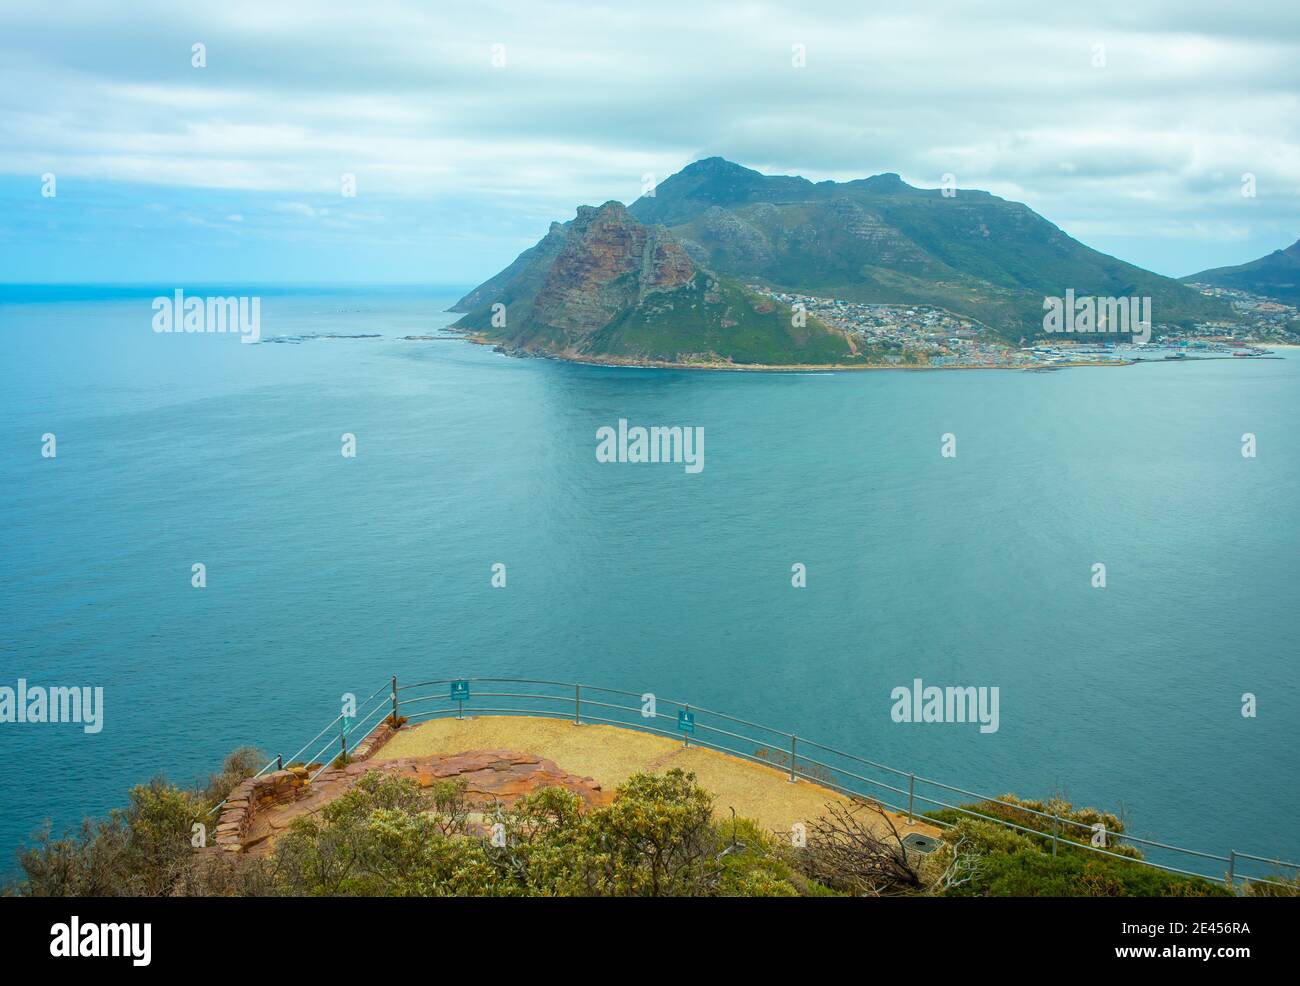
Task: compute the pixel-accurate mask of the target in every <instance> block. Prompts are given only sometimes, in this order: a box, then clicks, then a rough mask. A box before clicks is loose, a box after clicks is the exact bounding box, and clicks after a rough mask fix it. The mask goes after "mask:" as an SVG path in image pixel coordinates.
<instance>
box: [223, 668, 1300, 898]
mask: <svg viewBox="0 0 1300 986" xmlns="http://www.w3.org/2000/svg"><path fill="white" fill-rule="evenodd" d="M461 681H464V682H469V683H470V684H473V683H475V682H479V683H485V684H487V683H491V684H496V685H542V686H552V687H555V688H562V689H564V690H565V693H564V694H549V695H548V694H545V693H539V692H534V691H526V692H512V691H481V692H477V693H475V697H477V698H479V699H486V698H492V699H495V698H504V699H513V700H521V701H529V702H543V703H545V702H560V703H562V704H563V706H564V708H562V709H561V710H559V711H556V710H553V709H539V708H520V707H484V706H475V707H474V709H473V711H474V712H475V713H476V714H480V715H481V714H490V715H537V716H544V717H547V718H554V719H567V720H573V721H577V722H579V723H586V722H590V723H607V724H609V725H615V726H620V727H623V728H631V729H637V730H641V731H644V732H650V733H655V734H657V735H660V736H667V737H672V738H677V737H684V739H685V742H687V743H693V744H695V745H697V746H701V747H705V748H708V749H713V750H718V751H721V752H724V753H728V754H731V755H733V756H737V757H740V758H742V759H745V760H748V761H751V762H753V763H756V764H759V765H762V766H766V767H770V768H777V769H781V770H788V771H789V773H790V778H791V780H794V779H795V778H799V779H802V780H806V781H809V782H811V783H814V784H818V785H821V786H823V787H826V788H827V789H829V790H832V791H835V792H837V793H840V794H844V795H847V796H850V797H863V796H866V795H864V793H863V792H862V791H858V790H854V789H852V788H850V787H847V786H845V785H843V784H840V783H837V782H836V780H835V779H834V778H828V777H825V776H817V775H815V774H812V773H809V772H808V770H807V769H806V768H807V767H809V766H811V767H814V768H820V769H821V770H822V771H828V772H831V773H832V774H835V775H840V776H843V777H845V778H851V779H852V780H854V781H857V782H859V783H860V784H866V785H872V786H874V787H876V788H880V789H883V790H885V791H889V792H891V793H893V794H895V795H898V796H901V797H905V798H906V800H907V806H906V808H904V807H901V806H899V805H895V804H890V803H888V802H886V801H884V800H882V799H879V798H876V799H875V800H877V801H879V802H880V803H881V804H882V805H883V806H884V807H886V808H890V809H893V810H894V811H897V812H899V813H905V814H906V815H907V816H908V818H909V819H911V818H912V817H913V816H914V813H915V802H917V801H920V802H922V803H924V804H927V805H934V806H937V807H939V808H943V809H948V810H950V811H956V812H958V813H960V814H962V815H964V816H970V817H973V818H978V819H982V820H984V821H988V822H991V823H993V824H996V825H1000V826H1003V827H1006V828H1010V829H1014V830H1016V831H1019V832H1023V833H1025V834H1027V835H1031V836H1033V837H1035V838H1038V839H1050V840H1052V843H1053V851H1054V852H1055V847H1056V846H1057V845H1058V844H1059V843H1060V842H1061V841H1065V842H1066V843H1067V844H1068V845H1069V846H1070V847H1072V848H1075V849H1083V850H1087V851H1089V852H1094V853H1098V854H1100V855H1105V856H1110V857H1112V858H1115V859H1121V860H1126V861H1128V862H1132V863H1140V864H1142V865H1146V866H1150V867H1153V868H1155V869H1160V870H1164V871H1166V872H1170V873H1177V874H1181V875H1185V876H1194V877H1199V878H1202V879H1215V877H1212V876H1209V875H1207V874H1205V873H1197V872H1194V871H1191V870H1184V869H1180V868H1178V867H1174V866H1169V865H1166V864H1164V863H1159V862H1156V861H1154V860H1149V859H1136V858H1134V857H1132V856H1126V855H1123V854H1121V853H1116V852H1111V851H1110V850H1108V849H1106V848H1103V847H1100V846H1094V845H1092V844H1091V843H1090V842H1087V841H1076V840H1075V839H1071V838H1069V837H1067V836H1064V835H1061V834H1060V832H1059V830H1060V826H1061V825H1063V824H1064V825H1070V826H1074V827H1076V828H1082V829H1085V830H1091V829H1092V826H1091V825H1088V824H1087V823H1085V822H1078V821H1075V820H1074V819H1070V818H1062V817H1061V816H1059V815H1054V814H1052V813H1051V812H1046V811H1039V810H1037V809H1034V808H1029V807H1026V806H1025V805H1022V804H1016V803H1014V802H1008V801H1003V800H1001V799H1000V798H994V797H988V796H986V795H982V794H979V793H978V792H975V791H969V790H966V789H965V788H959V787H954V786H952V785H949V784H944V783H941V782H939V781H935V780H932V779H930V778H927V777H922V776H920V775H917V774H915V773H909V772H907V771H903V770H899V769H898V768H896V767H890V766H888V765H887V764H882V763H877V762H875V761H873V760H868V759H866V758H864V757H860V756H858V755H856V754H852V753H847V752H845V751H843V750H838V749H835V748H834V747H830V746H826V745H825V744H822V743H817V742H815V741H814V740H810V739H807V738H806V737H803V736H798V735H797V734H795V733H791V732H787V731H785V730H781V729H776V728H775V727H772V726H765V725H763V724H761V723H756V722H751V721H750V720H747V719H741V718H738V717H736V716H731V715H728V714H726V713H724V712H717V711H715V710H713V709H708V708H705V707H703V706H699V705H695V704H694V703H687V702H678V701H674V700H671V699H664V698H661V697H660V696H658V694H656V695H655V702H656V706H658V705H664V706H668V707H673V706H676V707H677V708H678V709H689V710H690V711H691V712H693V713H695V714H696V715H699V716H704V717H706V718H707V717H713V718H717V719H721V720H725V721H726V722H728V723H734V724H736V725H738V726H742V727H748V728H750V729H754V730H762V731H764V732H766V733H768V734H771V735H773V736H777V737H781V738H782V739H784V740H788V741H790V749H789V750H781V751H776V752H780V753H781V754H782V756H788V757H789V758H790V761H789V763H788V764H780V763H776V762H774V761H773V760H772V759H770V758H768V757H765V756H760V755H758V754H757V753H753V752H745V751H744V750H737V749H734V748H732V747H729V746H725V745H723V744H721V743H718V742H717V741H715V740H711V739H709V738H707V737H701V736H700V735H699V734H698V733H696V734H692V733H686V734H683V733H680V732H677V731H673V730H668V729H663V728H659V727H658V726H657V725H651V724H650V723H653V722H655V721H657V720H659V719H667V720H669V721H673V720H674V719H675V717H674V716H672V715H669V714H666V713H663V712H659V711H658V709H657V708H656V711H655V712H654V713H652V714H651V715H649V716H647V715H645V714H644V713H643V712H642V709H641V707H640V706H639V705H637V706H627V705H619V704H617V703H610V702H603V701H599V700H597V699H594V698H584V697H582V692H583V691H584V690H586V691H589V692H598V693H603V694H605V695H621V696H627V697H629V698H633V699H637V700H640V699H641V698H642V693H638V692H633V691H628V690H626V689H620V688H606V687H604V686H600V685H587V684H582V683H580V682H567V681H556V680H553V679H547V678H498V677H489V676H478V677H462V678H434V679H429V680H427V681H418V682H413V683H410V684H398V683H397V679H396V678H395V677H394V678H392V679H391V680H390V681H389V682H386V683H385V684H384V685H382V686H381V687H380V688H378V689H376V690H375V691H374V692H372V693H371V694H370V695H369V696H368V697H367V698H366V699H364V700H363V701H362V702H361V707H364V706H365V705H367V704H368V703H369V702H370V701H371V700H372V699H374V698H375V697H376V696H378V695H380V694H381V693H384V692H387V693H388V694H387V695H385V697H384V702H381V703H380V704H379V705H377V706H376V707H375V708H374V709H372V710H371V711H370V712H369V714H368V715H367V716H366V717H365V718H364V719H361V720H359V721H358V722H357V723H356V725H355V726H353V727H352V728H353V729H356V728H357V727H359V726H361V725H364V724H365V723H367V722H369V721H370V720H371V719H372V718H373V717H374V716H375V714H376V713H377V712H379V711H381V710H384V709H387V708H388V702H389V701H391V702H392V713H393V714H394V715H396V714H399V709H400V707H401V706H403V705H405V706H411V705H415V704H417V703H423V702H436V701H442V702H456V701H457V700H456V699H453V698H452V697H451V695H450V693H449V692H443V693H436V692H433V693H429V694H425V695H418V696H414V697H410V698H403V697H402V695H403V693H404V692H409V691H410V690H412V689H417V688H426V687H430V686H435V685H451V684H453V683H455V682H461ZM584 705H585V706H586V707H588V708H591V709H609V710H617V711H619V712H626V713H631V714H633V715H634V716H635V717H636V718H633V719H632V720H631V721H628V720H624V719H612V718H609V717H607V716H597V715H591V714H584V713H583V712H582V707H583V706H584ZM463 711H464V710H463V708H461V707H460V706H459V705H458V706H457V707H449V708H439V709H431V710H427V711H419V712H414V713H412V714H411V715H408V716H404V717H403V718H405V719H406V720H407V721H410V722H415V721H417V720H419V721H427V720H429V719H434V718H440V717H448V716H453V715H456V716H460V715H463ZM343 718H344V717H343V716H342V715H338V716H336V717H335V718H334V719H332V720H331V721H330V722H329V723H328V724H327V725H326V726H325V728H324V729H322V730H321V731H320V732H319V733H317V734H316V735H315V736H314V737H312V739H310V740H308V741H307V743H306V744H304V745H303V747H302V748H301V749H299V750H298V752H297V753H295V754H294V755H293V757H290V758H289V762H293V761H294V760H296V759H297V758H298V757H299V756H301V754H302V753H303V751H305V750H306V749H307V748H308V747H309V746H311V745H312V744H313V743H315V742H316V741H317V740H319V739H320V738H321V737H322V736H324V735H325V734H326V733H327V732H329V731H330V729H331V728H333V727H334V726H335V725H337V724H338V723H339V722H340V720H342V719H343ZM638 720H639V721H638ZM384 721H387V720H386V719H379V720H377V721H376V722H375V723H374V724H373V725H371V726H370V728H369V729H367V730H366V731H365V733H363V734H362V735H361V736H360V737H359V738H358V739H355V740H352V743H351V744H349V745H352V746H353V747H355V744H359V743H361V742H364V740H365V739H366V738H368V737H369V736H370V735H371V733H373V732H374V731H375V730H376V729H377V728H378V727H379V726H380V725H381V724H382V723H383V722H384ZM695 729H697V730H705V731H708V732H709V733H713V734H717V735H720V736H724V737H728V738H730V739H735V740H739V741H741V743H742V744H743V743H753V744H756V745H758V748H759V750H764V749H772V743H771V741H770V740H764V739H761V738H758V737H754V736H747V735H744V734H743V733H738V732H733V731H731V730H729V729H723V728H720V727H718V726H715V725H711V724H710V723H708V722H707V721H706V722H698V721H697V722H696V723H695ZM344 739H350V737H346V736H345V734H344V733H343V732H342V731H341V732H340V733H339V735H338V736H336V737H331V738H330V740H329V741H328V742H327V743H326V745H325V746H324V747H323V748H322V749H321V751H319V753H318V754H317V755H316V756H317V757H323V756H325V753H326V752H327V751H328V750H329V748H330V747H332V746H333V745H334V743H335V742H341V741H342V740H344ZM796 744H797V745H798V748H799V749H800V750H802V749H805V748H809V747H811V748H813V749H816V750H821V751H823V752H825V753H829V754H833V755H835V756H838V757H843V758H845V759H846V760H850V761H853V762H854V763H859V764H863V765H865V766H867V767H870V768H872V769H875V770H881V771H884V772H886V773H889V774H893V775H895V776H897V777H902V778H906V779H907V781H908V789H907V790H903V789H901V788H898V787H895V786H893V785H891V784H887V783H885V782H884V781H881V780H878V779H875V778H871V777H866V776H863V775H862V774H859V773H856V772H854V771H852V770H848V769H846V768H844V767H840V766H835V765H833V764H829V763H825V762H824V761H821V760H817V759H813V758H812V757H809V756H807V755H806V754H805V753H802V752H799V753H796V752H795V748H796ZM333 759H334V758H330V757H327V758H326V759H324V761H323V762H322V761H318V760H317V759H316V757H313V758H311V759H309V760H308V761H307V763H308V764H309V765H310V764H312V763H319V764H320V766H319V767H318V769H317V770H316V771H315V773H313V774H312V775H311V779H312V780H315V779H316V778H317V777H319V776H320V774H321V773H323V772H324V771H325V770H326V769H328V767H329V766H330V764H331V763H332V762H333ZM277 762H278V763H283V762H284V761H283V760H282V759H281V758H278V757H277V758H276V759H275V760H272V761H270V763H268V764H267V765H266V766H265V767H263V768H262V769H261V770H259V771H258V772H257V773H256V774H254V775H253V776H254V777H258V776H261V775H262V774H263V773H264V772H265V771H266V770H267V769H269V767H270V766H271V764H273V763H277ZM800 764H802V765H803V769H801V767H800ZM917 784H922V785H928V786H931V787H934V788H938V789H939V790H941V791H950V792H952V793H954V794H959V795H962V796H965V797H969V798H974V799H976V802H977V805H976V807H978V805H982V804H988V805H1001V806H1003V807H1006V808H1011V809H1014V810H1015V811H1018V812H1024V813H1026V814H1029V815H1033V816H1036V817H1039V818H1042V819H1044V820H1045V821H1051V822H1052V831H1050V832H1049V831H1044V830H1043V829H1034V828H1029V827H1027V826H1023V825H1019V824H1017V823H1015V822H1012V821H1010V820H1009V819H1005V818H999V817H997V816H994V815H986V814H984V813H982V812H979V811H975V810H972V808H967V807H963V806H961V805H954V804H949V803H947V802H946V801H944V800H941V799H939V798H935V797H930V796H927V795H926V794H925V793H923V792H917V791H916V790H915V787H916V785H917ZM222 804H224V801H223V802H222ZM216 807H217V808H219V807H221V805H217V806H216ZM213 810H214V811H215V810H216V809H215V808H214V809H213ZM925 820H926V821H927V822H929V823H933V824H936V825H939V826H942V827H948V826H950V825H952V824H954V823H952V822H948V821H943V820H940V819H937V818H931V817H926V819H925ZM1106 834H1107V835H1108V836H1109V837H1110V838H1111V839H1113V840H1115V842H1114V844H1120V843H1128V842H1132V843H1137V844H1140V845H1143V846H1150V847H1152V848H1156V849H1160V850H1163V851H1166V852H1170V853H1181V854H1185V855H1187V856H1194V857H1197V858H1200V859H1206V860H1211V861H1214V862H1222V863H1227V864H1228V874H1227V882H1228V883H1229V884H1230V885H1231V886H1232V887H1233V889H1234V890H1235V889H1236V888H1237V884H1236V880H1237V877H1236V875H1235V873H1234V865H1235V860H1237V859H1244V860H1252V861H1255V862H1260V863H1266V864H1270V865H1272V866H1277V867H1284V868H1289V869H1294V870H1298V871H1300V863H1292V862H1289V861H1286V860H1282V859H1276V858H1273V857H1265V856H1256V855H1252V854H1250V853H1243V852H1236V851H1235V850H1234V851H1233V852H1232V853H1231V854H1230V855H1229V856H1219V855H1215V854H1213V853H1206V852H1201V851H1199V850H1195V849H1187V848H1184V847H1182V846H1174V845H1169V844H1167V843H1162V842H1156V841H1153V840H1150V839H1143V838H1141V837H1139V836H1135V835H1130V834H1129V833H1127V832H1109V831H1108V832H1107V833H1106ZM1241 879H1242V880H1243V881H1246V882H1250V883H1257V884H1264V885H1268V886H1275V887H1282V888H1286V889H1294V886H1293V885H1290V884H1282V883H1277V882H1276V881H1272V880H1266V879H1252V878H1250V877H1241Z"/></svg>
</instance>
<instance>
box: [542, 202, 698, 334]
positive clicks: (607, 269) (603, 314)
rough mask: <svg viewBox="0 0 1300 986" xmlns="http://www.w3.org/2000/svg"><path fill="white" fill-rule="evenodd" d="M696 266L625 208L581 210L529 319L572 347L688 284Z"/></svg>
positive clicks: (670, 241) (662, 233)
mask: <svg viewBox="0 0 1300 986" xmlns="http://www.w3.org/2000/svg"><path fill="white" fill-rule="evenodd" d="M696 273H697V270H696V267H695V264H693V263H692V262H691V260H690V258H689V257H688V256H687V255H686V251H685V250H684V249H682V246H681V244H679V243H677V241H675V240H674V239H673V238H672V237H671V236H670V235H669V234H668V232H667V230H665V229H663V227H661V226H643V225H642V224H641V223H639V222H637V221H636V220H635V219H633V218H632V217H631V216H630V215H628V212H627V209H625V208H624V207H623V205H622V203H620V202H606V203H605V204H604V205H602V206H601V207H600V208H599V209H596V208H592V207H591V206H582V207H581V208H579V209H578V216H577V218H576V219H574V220H573V223H572V224H571V226H570V227H569V231H568V234H567V237H566V240H565V243H564V246H563V248H562V249H561V250H560V251H559V253H558V254H557V255H556V257H555V261H554V263H552V264H551V267H550V270H549V271H548V273H547V276H546V279H545V281H544V282H543V284H542V288H541V290H540V291H538V293H537V297H536V300H535V302H534V305H533V309H532V312H531V313H530V318H532V319H533V320H535V321H538V322H541V323H544V324H545V325H548V326H551V327H552V328H555V329H558V330H560V331H561V332H563V333H565V335H566V336H568V341H569V343H570V344H572V345H577V344H579V343H580V342H581V339H582V338H583V337H586V336H589V335H590V334H591V333H593V332H596V331H597V330H599V329H602V328H604V327H605V326H606V325H608V324H609V323H610V322H611V321H613V319H614V318H615V317H616V316H617V315H619V314H620V313H621V312H623V311H625V310H626V309H627V308H629V307H632V306H634V305H636V304H638V303H640V302H643V301H645V299H646V298H648V297H649V296H650V295H652V294H654V293H656V292H661V291H671V290H673V289H675V288H679V287H681V286H683V285H685V284H687V283H688V282H689V281H690V280H691V279H692V278H693V277H694V276H695V275H696Z"/></svg>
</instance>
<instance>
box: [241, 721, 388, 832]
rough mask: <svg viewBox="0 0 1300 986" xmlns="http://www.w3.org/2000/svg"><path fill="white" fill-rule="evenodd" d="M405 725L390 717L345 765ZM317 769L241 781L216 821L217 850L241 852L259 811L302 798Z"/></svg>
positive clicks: (371, 752)
mask: <svg viewBox="0 0 1300 986" xmlns="http://www.w3.org/2000/svg"><path fill="white" fill-rule="evenodd" d="M405 722H406V720H405V719H399V720H398V722H397V725H396V728H394V724H393V717H392V716H389V717H388V718H387V719H385V720H384V721H383V722H381V723H380V724H379V725H378V726H377V727H375V730H374V731H373V732H372V733H371V734H370V735H369V736H368V737H366V738H365V739H364V740H363V741H362V742H361V744H360V745H359V746H358V747H357V749H356V750H355V751H354V752H350V753H349V755H348V762H349V763H358V762H360V761H362V760H365V759H366V758H368V757H370V756H373V755H374V753H375V752H376V751H377V750H379V749H380V748H381V747H382V746H383V745H384V744H385V743H387V742H388V741H389V740H390V739H392V738H393V736H394V735H395V734H396V733H397V731H398V729H400V728H401V726H402V724H403V723H405ZM319 767H320V764H308V765H307V766H305V767H286V768H285V769H284V770H276V771H272V772H271V773H269V774H263V775H262V776H261V777H256V778H254V777H250V778H248V780H246V781H242V782H241V783H240V784H239V785H238V786H237V787H236V788H235V789H234V790H233V791H231V792H230V796H229V797H228V798H226V803H225V804H224V805H223V806H222V809H221V814H220V815H219V816H218V817H217V830H216V839H215V841H216V844H217V847H218V848H220V849H225V850H228V851H229V852H243V849H244V839H245V836H247V834H248V828H249V826H250V825H251V824H252V821H253V817H254V816H255V815H256V814H257V813H258V811H260V810H261V809H263V808H266V807H268V806H269V805H281V804H288V803H289V802H292V801H298V800H300V799H302V798H305V797H306V796H307V795H308V794H309V793H310V791H311V775H312V774H313V773H315V772H316V770H317V769H318V768H319Z"/></svg>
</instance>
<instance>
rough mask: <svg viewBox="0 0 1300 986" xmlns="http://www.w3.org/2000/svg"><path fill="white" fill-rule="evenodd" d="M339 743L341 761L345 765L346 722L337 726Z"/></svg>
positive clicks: (346, 756)
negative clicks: (341, 749) (341, 748)
mask: <svg viewBox="0 0 1300 986" xmlns="http://www.w3.org/2000/svg"><path fill="white" fill-rule="evenodd" d="M339 745H340V746H342V747H343V763H344V765H345V766H346V764H347V762H348V727H347V723H346V722H344V723H343V724H341V725H340V726H339Z"/></svg>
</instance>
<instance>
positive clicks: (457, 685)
mask: <svg viewBox="0 0 1300 986" xmlns="http://www.w3.org/2000/svg"><path fill="white" fill-rule="evenodd" d="M451 700H452V701H453V702H468V701H469V682H468V681H453V682H452V683H451Z"/></svg>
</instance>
